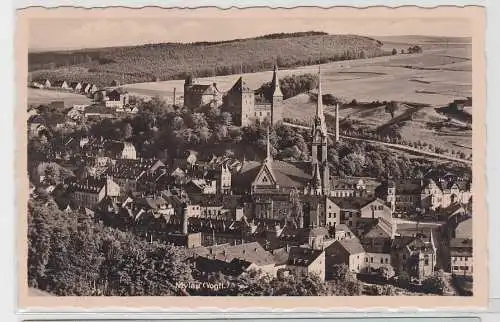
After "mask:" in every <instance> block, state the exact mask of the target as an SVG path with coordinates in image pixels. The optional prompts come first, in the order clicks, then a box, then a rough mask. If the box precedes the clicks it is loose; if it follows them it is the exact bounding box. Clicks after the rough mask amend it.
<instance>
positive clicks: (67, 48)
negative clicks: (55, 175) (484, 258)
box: [28, 30, 472, 54]
mask: <svg viewBox="0 0 500 322" xmlns="http://www.w3.org/2000/svg"><path fill="white" fill-rule="evenodd" d="M307 32H324V31H314V30H310V31H303V33H307ZM294 33H295V34H296V33H301V32H274V33H268V34H263V35H260V36H253V37H246V38H232V39H225V40H210V41H209V40H197V41H190V42H175V41H160V42H154V43H153V42H148V43H137V44H124V45H118V44H117V45H112V46H102V47H94V46H92V47H51V48H28V53H29V54H30V53H44V52H54V51H61V52H67V51H82V50H93V49H94V50H97V49H107V48H120V47H139V46H146V45H161V44H184V45H189V44H196V43H203V42H206V43H219V42H230V41H236V40H246V39H255V38H258V37H264V36H268V35H278V34H294ZM324 33H326V34H327V35H330V36H333V35H345V36H348V35H351V36H361V37H368V38H374V39H375V40H378V39H377V38H376V37H386V38H389V37H391V38H396V37H428V38H472V37H471V36H449V35H425V34H413V35H412V34H401V35H363V34H349V33H344V34H331V33H327V32H324Z"/></svg>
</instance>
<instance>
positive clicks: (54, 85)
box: [29, 78, 99, 95]
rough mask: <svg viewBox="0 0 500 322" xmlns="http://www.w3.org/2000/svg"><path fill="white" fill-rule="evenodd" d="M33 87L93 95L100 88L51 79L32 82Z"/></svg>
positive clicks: (87, 84)
mask: <svg viewBox="0 0 500 322" xmlns="http://www.w3.org/2000/svg"><path fill="white" fill-rule="evenodd" d="M29 85H30V86H31V87H34V88H39V89H60V90H68V91H73V92H75V93H81V94H85V95H87V94H91V95H93V94H94V93H95V92H97V91H98V90H99V87H98V86H97V85H96V84H92V83H86V82H70V83H68V82H66V81H65V80H53V81H50V80H49V79H46V78H43V79H36V80H33V81H31V82H30V84H29Z"/></svg>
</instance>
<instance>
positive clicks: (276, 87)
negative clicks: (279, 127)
mask: <svg viewBox="0 0 500 322" xmlns="http://www.w3.org/2000/svg"><path fill="white" fill-rule="evenodd" d="M272 86H273V100H272V103H271V123H272V124H276V123H277V122H279V121H280V120H281V119H282V118H283V105H282V104H283V93H282V92H281V88H280V82H279V79H278V65H274V72H273V80H272Z"/></svg>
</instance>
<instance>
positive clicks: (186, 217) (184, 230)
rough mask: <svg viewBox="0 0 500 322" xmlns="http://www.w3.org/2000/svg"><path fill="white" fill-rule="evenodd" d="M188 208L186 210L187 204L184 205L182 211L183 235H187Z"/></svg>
mask: <svg viewBox="0 0 500 322" xmlns="http://www.w3.org/2000/svg"><path fill="white" fill-rule="evenodd" d="M188 221H189V220H188V210H187V206H186V207H184V209H183V211H182V234H183V235H184V236H187V235H188Z"/></svg>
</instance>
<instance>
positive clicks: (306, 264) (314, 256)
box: [273, 246, 326, 281]
mask: <svg viewBox="0 0 500 322" xmlns="http://www.w3.org/2000/svg"><path fill="white" fill-rule="evenodd" d="M273 255H274V257H275V261H276V267H277V268H278V269H284V270H286V271H288V272H289V273H290V274H292V275H295V276H308V275H312V274H314V275H316V276H318V277H319V278H320V280H322V281H325V277H326V273H325V251H324V250H316V249H310V248H306V247H297V246H294V247H289V246H287V247H285V248H280V249H276V250H274V251H273Z"/></svg>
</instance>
